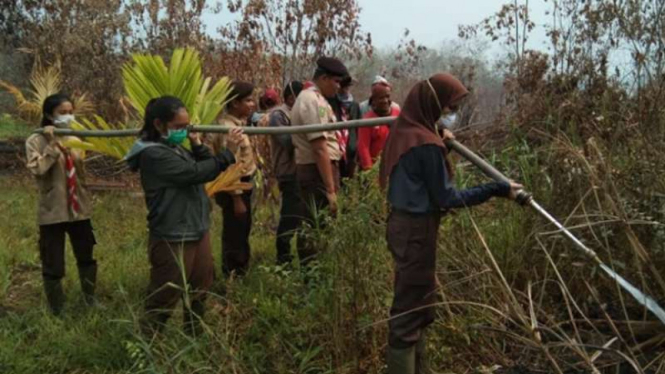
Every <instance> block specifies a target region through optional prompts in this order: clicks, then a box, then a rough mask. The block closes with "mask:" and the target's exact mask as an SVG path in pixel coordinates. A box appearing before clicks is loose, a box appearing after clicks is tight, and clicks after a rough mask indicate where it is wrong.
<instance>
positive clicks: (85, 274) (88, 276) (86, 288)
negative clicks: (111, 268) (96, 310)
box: [79, 264, 97, 305]
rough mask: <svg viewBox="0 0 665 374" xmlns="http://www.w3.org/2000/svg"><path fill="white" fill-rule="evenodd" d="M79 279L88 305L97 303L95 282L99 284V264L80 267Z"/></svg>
mask: <svg viewBox="0 0 665 374" xmlns="http://www.w3.org/2000/svg"><path fill="white" fill-rule="evenodd" d="M79 280H80V281H81V291H82V292H83V298H84V299H85V303H86V304H88V305H94V304H95V284H97V264H92V265H88V266H85V267H79Z"/></svg>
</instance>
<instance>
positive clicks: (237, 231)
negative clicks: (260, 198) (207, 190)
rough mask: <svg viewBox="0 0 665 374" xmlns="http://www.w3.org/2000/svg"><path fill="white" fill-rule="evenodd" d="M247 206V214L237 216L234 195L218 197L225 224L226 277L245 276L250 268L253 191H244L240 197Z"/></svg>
mask: <svg viewBox="0 0 665 374" xmlns="http://www.w3.org/2000/svg"><path fill="white" fill-rule="evenodd" d="M239 196H240V198H241V199H242V201H243V203H244V204H245V208H246V210H247V211H246V213H244V214H242V215H241V216H238V215H236V213H235V209H234V203H233V195H231V194H228V193H219V194H217V195H216V200H217V204H219V206H220V207H221V208H222V217H223V218H224V223H223V226H222V274H224V275H225V276H228V275H230V274H231V273H232V272H236V274H238V275H243V274H245V273H246V272H247V268H248V267H249V258H250V255H251V250H250V247H249V234H250V232H251V230H252V204H251V202H252V190H249V191H244V192H243V193H242V195H239Z"/></svg>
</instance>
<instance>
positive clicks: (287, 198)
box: [276, 178, 301, 265]
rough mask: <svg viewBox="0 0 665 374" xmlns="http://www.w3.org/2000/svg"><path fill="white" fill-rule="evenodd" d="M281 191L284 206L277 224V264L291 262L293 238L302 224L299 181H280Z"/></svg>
mask: <svg viewBox="0 0 665 374" xmlns="http://www.w3.org/2000/svg"><path fill="white" fill-rule="evenodd" d="M279 191H280V192H281V195H282V206H281V209H280V212H279V225H278V226H277V241H276V246H277V264H280V265H282V264H289V263H291V260H292V256H291V239H293V236H294V235H295V233H296V230H297V229H298V225H299V224H300V215H301V207H300V205H301V204H300V196H299V190H298V182H296V180H295V178H294V179H293V180H284V181H280V182H279Z"/></svg>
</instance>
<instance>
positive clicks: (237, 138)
mask: <svg viewBox="0 0 665 374" xmlns="http://www.w3.org/2000/svg"><path fill="white" fill-rule="evenodd" d="M244 133H245V131H244V130H243V129H242V128H241V127H234V128H232V129H231V130H230V131H229V135H228V136H227V139H226V140H227V143H228V145H230V146H233V147H236V146H239V145H240V143H242V137H243V134H244Z"/></svg>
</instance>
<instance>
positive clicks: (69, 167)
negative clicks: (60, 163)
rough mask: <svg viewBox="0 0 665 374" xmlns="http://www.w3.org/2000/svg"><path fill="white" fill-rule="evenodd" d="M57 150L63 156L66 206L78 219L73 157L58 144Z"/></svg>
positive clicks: (78, 208)
mask: <svg viewBox="0 0 665 374" xmlns="http://www.w3.org/2000/svg"><path fill="white" fill-rule="evenodd" d="M58 148H60V151H62V154H63V155H64V156H65V177H66V178H67V205H68V207H69V210H70V211H71V212H72V215H73V216H74V218H76V217H78V215H79V213H80V211H81V205H80V204H79V199H78V196H76V185H77V183H78V181H77V178H76V165H74V157H73V156H72V154H71V152H70V151H69V150H68V149H66V148H65V147H63V146H62V145H60V144H58Z"/></svg>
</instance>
